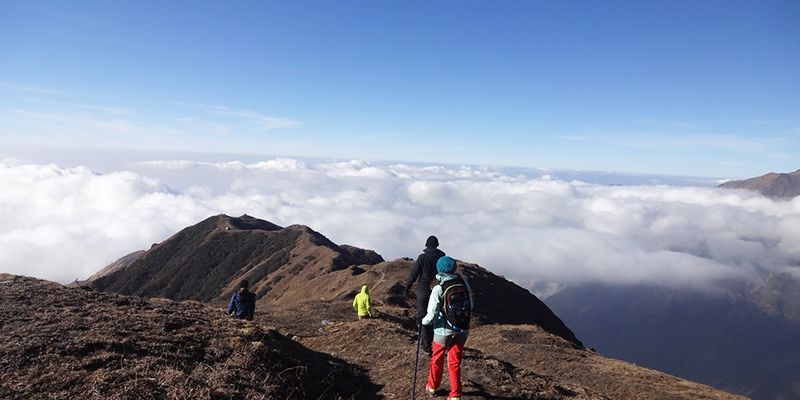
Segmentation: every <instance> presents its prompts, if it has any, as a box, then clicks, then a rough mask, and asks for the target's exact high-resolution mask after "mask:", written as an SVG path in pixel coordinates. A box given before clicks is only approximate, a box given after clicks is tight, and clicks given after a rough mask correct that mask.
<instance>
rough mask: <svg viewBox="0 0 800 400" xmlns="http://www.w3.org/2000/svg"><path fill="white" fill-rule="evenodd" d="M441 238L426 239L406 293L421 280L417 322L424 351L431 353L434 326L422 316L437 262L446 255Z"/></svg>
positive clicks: (412, 271)
mask: <svg viewBox="0 0 800 400" xmlns="http://www.w3.org/2000/svg"><path fill="white" fill-rule="evenodd" d="M438 247H439V239H437V238H436V236H429V237H428V240H426V241H425V250H423V251H422V254H420V255H419V257H417V261H415V262H414V266H413V267H412V268H411V274H410V275H409V276H408V281H407V282H406V293H408V292H410V291H411V286H412V285H413V284H414V282H416V281H417V280H419V283H418V284H417V324H420V343H421V347H422V351H424V352H425V354H428V355H430V354H431V352H433V350H432V349H431V342H432V341H433V328H432V327H430V326H424V325H421V324H422V318H424V317H425V313H426V311H427V310H428V299H430V296H431V283H432V282H433V280H434V278H435V277H436V262H437V261H439V259H440V258H441V257H443V256H444V252H443V251H441V250H439V249H438Z"/></svg>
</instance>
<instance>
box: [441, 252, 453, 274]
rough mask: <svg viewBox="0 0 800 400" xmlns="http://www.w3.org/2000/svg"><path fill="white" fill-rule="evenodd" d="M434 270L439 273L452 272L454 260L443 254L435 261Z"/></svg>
mask: <svg viewBox="0 0 800 400" xmlns="http://www.w3.org/2000/svg"><path fill="white" fill-rule="evenodd" d="M436 271H437V272H439V273H440V274H441V273H442V272H444V273H448V274H452V273H453V272H456V260H453V258H451V257H450V256H444V257H442V258H440V259H439V261H437V262H436Z"/></svg>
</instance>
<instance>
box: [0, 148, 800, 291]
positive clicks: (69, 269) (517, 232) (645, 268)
mask: <svg viewBox="0 0 800 400" xmlns="http://www.w3.org/2000/svg"><path fill="white" fill-rule="evenodd" d="M0 187H2V188H3V190H2V191H0V227H2V229H0V272H7V273H12V274H19V275H27V276H34V277H38V278H43V279H48V280H52V281H56V282H61V283H69V282H71V281H74V280H76V279H81V280H82V279H86V278H88V277H89V276H91V275H92V274H94V273H95V272H97V271H98V270H100V269H101V268H103V267H104V266H106V265H107V264H109V263H111V262H113V261H115V260H116V259H118V258H120V257H122V256H124V255H126V254H128V253H131V252H133V251H136V250H142V249H148V248H150V246H151V245H152V244H154V243H157V242H161V241H163V240H166V239H167V238H169V237H170V236H171V235H173V234H175V233H176V232H178V231H179V230H181V229H183V228H185V227H187V226H190V225H193V224H196V223H198V222H200V221H202V220H204V219H206V218H208V217H210V216H212V215H217V214H221V213H225V214H228V215H232V216H239V215H242V214H248V215H251V216H254V217H257V218H261V219H265V220H268V221H271V222H273V223H276V224H278V225H281V226H288V225H291V224H303V225H307V226H309V227H311V228H312V229H314V230H316V231H318V232H320V233H322V234H324V235H325V236H327V237H328V238H329V239H331V240H332V241H333V242H335V243H338V244H350V245H354V246H358V247H362V248H367V249H373V250H375V251H377V252H378V253H380V254H381V255H383V256H384V258H385V259H387V260H392V259H395V258H399V257H412V258H416V256H417V255H418V254H419V253H420V252H421V251H422V249H423V247H424V243H425V239H426V238H427V237H428V236H429V235H436V236H437V237H438V238H439V241H440V243H441V247H440V248H441V249H442V250H444V251H445V252H446V253H447V254H449V255H451V256H453V257H454V258H457V259H459V260H463V261H466V262H471V263H477V264H479V265H481V266H483V267H485V268H487V269H489V270H491V271H493V272H494V273H496V274H500V275H504V276H505V277H506V278H509V279H511V280H513V281H515V282H517V283H518V284H520V285H522V286H524V287H527V288H528V289H530V290H532V291H533V292H534V293H536V294H538V295H540V296H547V295H548V294H551V293H552V292H554V291H555V290H557V289H558V288H561V287H563V286H564V285H569V284H575V283H580V282H586V281H601V282H607V283H623V284H637V283H656V284H663V285H681V286H686V285H691V286H704V285H706V284H708V283H710V282H714V281H717V280H720V279H726V278H732V277H753V276H755V275H757V274H759V273H762V272H765V271H790V272H793V273H796V272H795V271H796V270H798V268H797V265H798V263H799V262H800V197H798V198H796V199H795V200H794V201H773V200H770V199H767V198H764V197H762V196H759V195H757V194H755V193H752V192H748V191H740V190H724V189H716V188H702V187H675V186H644V185H643V186H605V185H598V184H590V183H585V182H580V181H571V182H567V181H563V180H559V179H556V178H553V177H551V176H547V175H545V176H541V177H535V178H529V177H526V176H523V175H519V176H511V175H508V174H504V173H501V172H497V171H491V170H490V169H488V168H468V167H461V168H448V167H442V166H429V167H423V166H411V165H403V164H397V165H376V164H372V163H370V162H367V161H361V160H354V161H349V162H329V163H320V164H314V165H309V164H306V163H304V162H302V161H299V160H295V159H284V158H276V159H272V160H269V161H264V162H257V163H249V164H248V163H243V162H221V163H212V162H195V161H149V162H139V163H135V164H131V165H129V166H128V168H125V170H120V171H116V172H110V173H100V172H98V171H96V170H93V169H91V168H88V167H63V166H59V165H55V164H50V165H44V164H31V163H25V162H21V161H18V160H15V159H11V158H4V159H0Z"/></svg>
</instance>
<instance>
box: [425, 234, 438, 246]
mask: <svg viewBox="0 0 800 400" xmlns="http://www.w3.org/2000/svg"><path fill="white" fill-rule="evenodd" d="M425 247H433V248H436V247H439V239H437V238H436V236H433V235H431V236H429V237H428V240H426V241H425Z"/></svg>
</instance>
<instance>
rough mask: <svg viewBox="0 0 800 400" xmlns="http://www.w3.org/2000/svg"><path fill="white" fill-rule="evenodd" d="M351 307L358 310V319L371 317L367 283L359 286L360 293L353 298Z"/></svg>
mask: <svg viewBox="0 0 800 400" xmlns="http://www.w3.org/2000/svg"><path fill="white" fill-rule="evenodd" d="M353 308H355V309H356V311H357V312H358V319H362V318H370V317H372V309H371V304H370V302H369V288H368V287H367V285H364V286H362V287H361V293H359V294H357V295H356V298H355V299H353Z"/></svg>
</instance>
